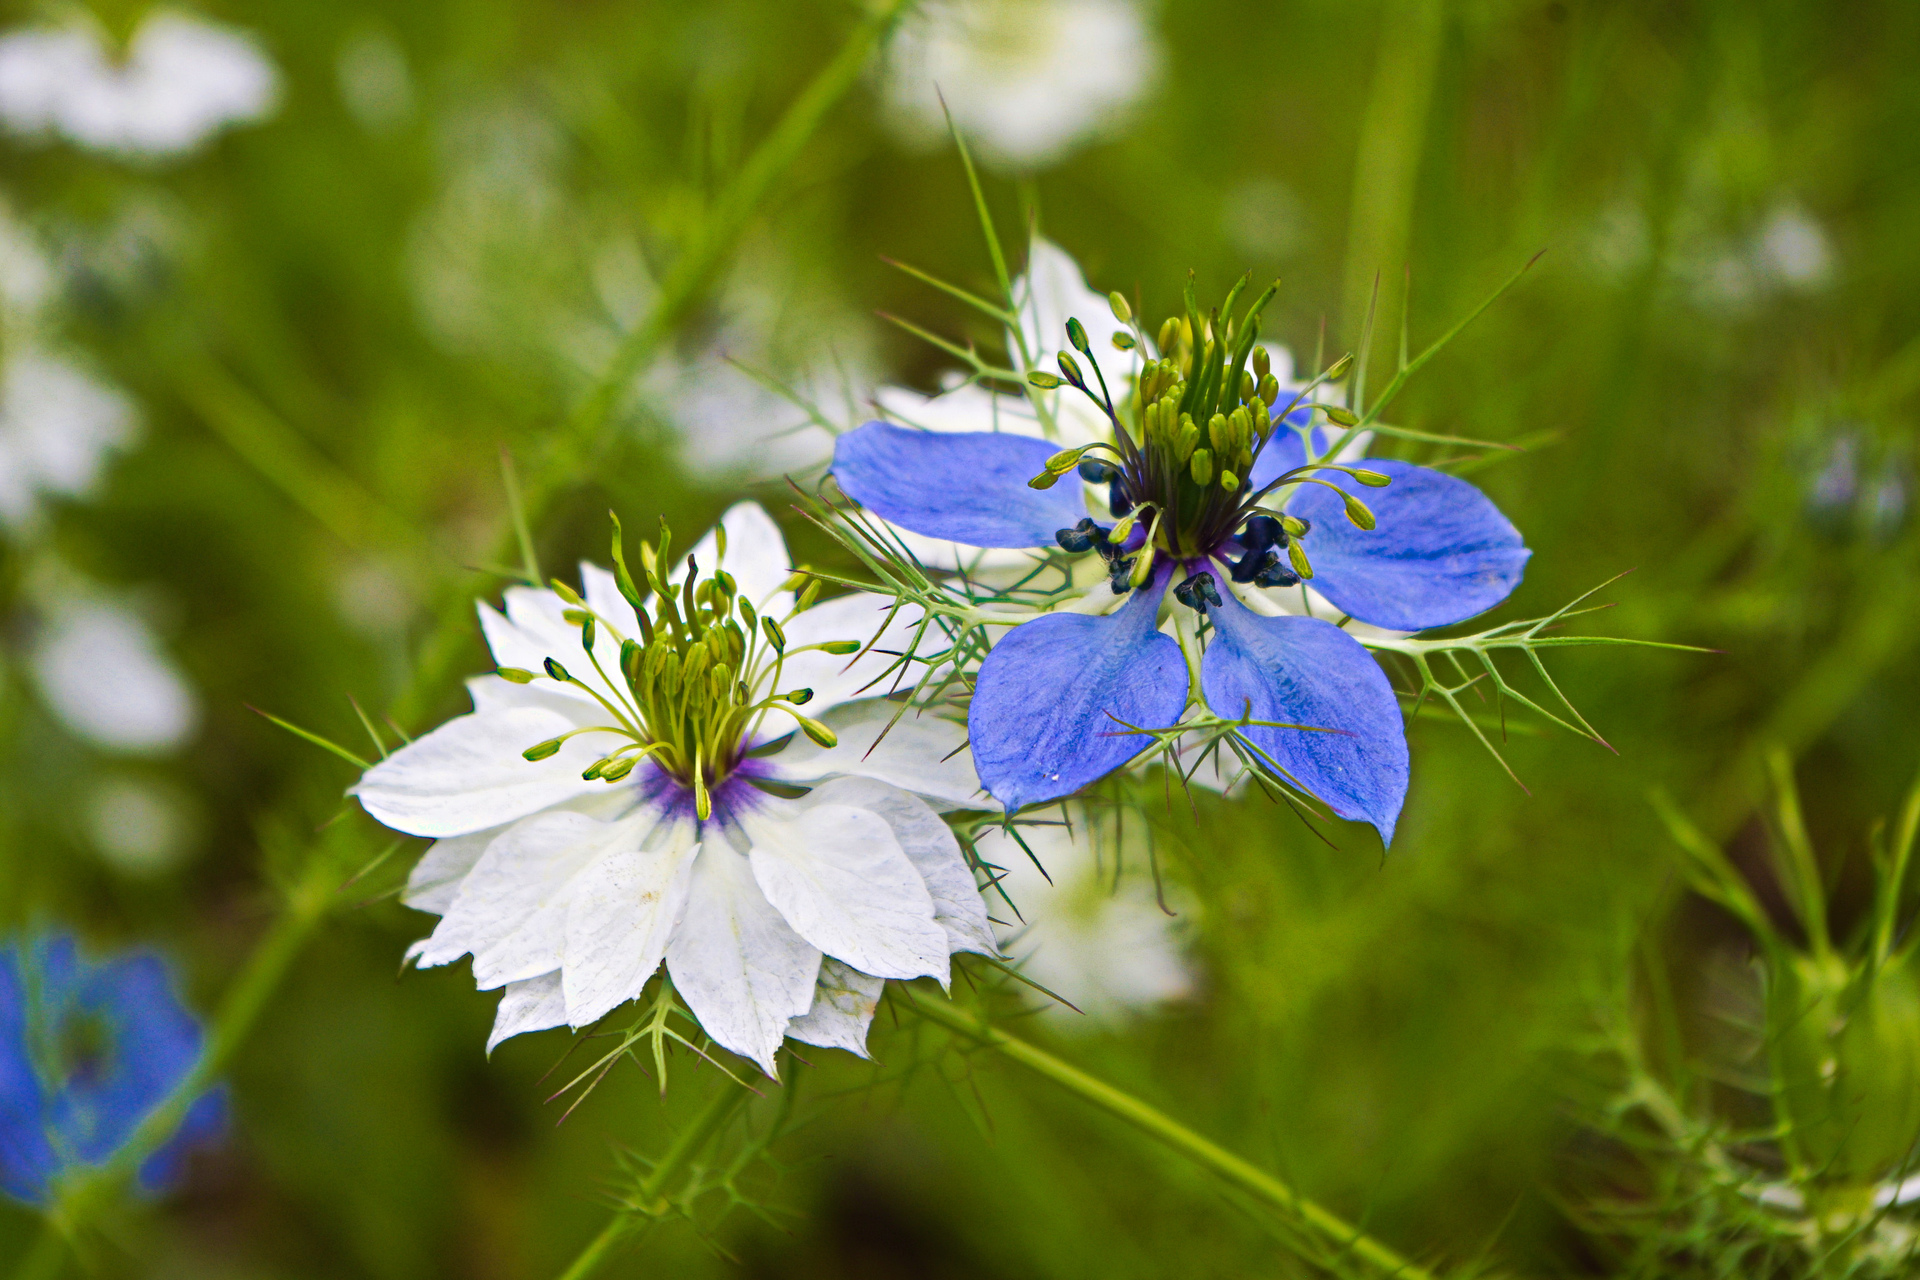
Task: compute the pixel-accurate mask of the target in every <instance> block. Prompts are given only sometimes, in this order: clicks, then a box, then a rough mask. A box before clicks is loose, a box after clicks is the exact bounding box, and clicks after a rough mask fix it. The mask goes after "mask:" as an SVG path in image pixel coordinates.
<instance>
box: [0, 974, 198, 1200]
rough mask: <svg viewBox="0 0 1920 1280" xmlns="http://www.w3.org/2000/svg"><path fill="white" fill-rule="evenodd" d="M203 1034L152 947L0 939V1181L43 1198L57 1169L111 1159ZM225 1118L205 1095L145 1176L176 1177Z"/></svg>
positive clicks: (157, 1181)
mask: <svg viewBox="0 0 1920 1280" xmlns="http://www.w3.org/2000/svg"><path fill="white" fill-rule="evenodd" d="M200 1041H201V1032H200V1024H199V1023H198V1022H197V1021H196V1020H195V1019H194V1016H193V1015H192V1014H191V1013H189V1012H187V1010H186V1009H185V1008H183V1007H182V1006H181V1004H180V1001H179V1000H178V999H177V998H176V997H175V995H174V992H173V985H172V982H171V979H170V978H169V976H168V973H167V968H166V966H165V965H164V964H163V963H162V962H161V961H160V959H159V957H157V956H153V955H148V954H140V953H135V954H132V955H125V956H120V957H116V958H114V959H109V960H104V961H99V962H93V961H89V960H86V959H84V958H82V957H81V956H80V954H79V952H78V949H77V948H76V947H75V945H74V941H73V939H72V938H70V937H64V936H58V937H52V938H43V939H41V940H39V941H37V942H35V943H33V944H31V945H27V946H22V945H19V944H16V945H14V946H12V947H9V948H7V949H6V950H4V951H0V1191H4V1192H5V1193H6V1194H7V1195H10V1196H13V1197H15V1198H17V1199H20V1200H25V1201H27V1202H29V1203H31V1204H46V1203H47V1202H48V1201H49V1200H50V1199H51V1198H52V1190H53V1186H54V1183H55V1181H56V1180H57V1179H58V1177H59V1176H60V1175H61V1174H63V1173H65V1172H66V1171H68V1170H70V1169H74V1168H76V1167H80V1166H85V1165H97V1164H101V1163H103V1162H105V1161H106V1160H107V1159H109V1158H110V1157H111V1156H112V1155H113V1154H114V1153H115V1152H116V1151H118V1150H119V1149H120V1148H121V1146H122V1145H123V1144H124V1143H125V1142H126V1141H127V1139H128V1138H129V1137H131V1136H132V1135H133V1131H134V1129H135V1128H136V1127H137V1126H138V1125H139V1123H140V1121H141V1120H143V1119H144V1118H145V1117H146V1116H147V1114H148V1113H149V1112H150V1111H152V1110H153V1109H154V1107H156V1106H157V1105H159V1103H160V1102H161V1101H162V1100H164V1099H165V1098H166V1097H167V1095H168V1094H169V1093H171V1092H172V1091H173V1089H174V1087H175V1086H177V1085H178V1084H179V1083H180V1081H181V1080H182V1079H183V1078H185V1076H186V1074H187V1073H188V1072H189V1071H190V1070H192V1068H193V1064H194V1062H195V1060H196V1059H197V1058H198V1057H199V1055H200ZM225 1124H226V1097H225V1091H224V1090H223V1089H215V1090H212V1091H210V1092H208V1093H207V1094H205V1095H203V1096H202V1097H200V1098H199V1099H198V1100H197V1101H196V1102H194V1104H193V1105H192V1106H191V1107H190V1108H189V1109H188V1111H187V1116H186V1120H185V1122H184V1123H182V1124H181V1126H180V1128H179V1131H178V1132H177V1133H175V1135H174V1136H173V1138H172V1139H171V1140H169V1141H168V1142H167V1144H166V1145H165V1146H163V1147H161V1148H160V1150H159V1151H157V1152H155V1153H154V1154H153V1155H152V1156H150V1157H148V1158H147V1160H146V1161H145V1162H144V1163H142V1164H141V1166H140V1171H139V1181H140V1185H141V1187H142V1188H143V1189H145V1190H147V1191H159V1190H163V1189H164V1188H166V1187H167V1186H169V1185H170V1184H171V1183H172V1182H174V1181H175V1180H176V1178H177V1177H178V1175H179V1172H180V1169H181V1164H182V1161H183V1159H184V1157H185V1155H186V1153H187V1151H188V1150H189V1149H191V1148H192V1147H195V1146H197V1145H200V1144H202V1143H205V1142H207V1141H209V1140H211V1139H213V1138H214V1137H216V1136H218V1134H219V1133H220V1132H221V1130H222V1129H223V1128H224V1127H225Z"/></svg>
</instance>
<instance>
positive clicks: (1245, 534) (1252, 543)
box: [1237, 516, 1287, 581]
mask: <svg viewBox="0 0 1920 1280" xmlns="http://www.w3.org/2000/svg"><path fill="white" fill-rule="evenodd" d="M1286 542H1287V531H1286V529H1285V528H1283V527H1282V526H1281V524H1280V522H1279V521H1278V520H1276V519H1274V518H1273V517H1272V516H1254V517H1253V518H1252V519H1251V520H1248V521H1247V527H1246V528H1244V529H1242V530H1241V531H1240V545H1241V546H1243V547H1245V548H1246V549H1247V550H1248V551H1265V550H1266V549H1267V548H1268V547H1273V546H1285V545H1286ZM1237 581H1244V579H1237Z"/></svg>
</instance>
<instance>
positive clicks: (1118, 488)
mask: <svg viewBox="0 0 1920 1280" xmlns="http://www.w3.org/2000/svg"><path fill="white" fill-rule="evenodd" d="M1107 510H1109V511H1111V512H1113V514H1114V515H1116V516H1124V515H1126V514H1127V512H1129V511H1131V510H1133V498H1132V497H1131V496H1130V495H1129V494H1128V493H1127V486H1126V483H1125V482H1124V481H1121V480H1115V481H1114V482H1113V483H1112V484H1110V485H1108V486H1107Z"/></svg>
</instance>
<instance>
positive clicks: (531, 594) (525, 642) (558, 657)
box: [480, 587, 624, 706]
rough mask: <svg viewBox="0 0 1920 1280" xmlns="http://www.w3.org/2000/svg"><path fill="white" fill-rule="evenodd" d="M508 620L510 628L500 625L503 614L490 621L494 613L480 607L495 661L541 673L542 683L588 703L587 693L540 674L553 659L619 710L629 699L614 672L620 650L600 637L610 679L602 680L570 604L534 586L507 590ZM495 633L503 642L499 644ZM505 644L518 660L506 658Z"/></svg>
mask: <svg viewBox="0 0 1920 1280" xmlns="http://www.w3.org/2000/svg"><path fill="white" fill-rule="evenodd" d="M506 606H507V617H506V622H507V624H508V626H509V627H510V628H511V630H510V631H509V630H505V629H503V628H501V626H500V619H499V617H498V615H495V616H494V617H492V618H489V617H488V615H489V614H490V613H492V612H493V611H492V610H490V609H488V608H487V607H486V606H485V605H482V606H481V612H480V626H481V628H482V630H484V631H485V632H486V635H487V644H488V646H489V647H491V648H493V649H494V655H493V656H494V661H495V662H496V663H498V664H499V665H500V666H503V667H524V668H526V669H527V670H528V671H531V672H533V673H535V674H536V675H540V683H543V684H545V685H547V686H548V687H549V688H552V689H554V690H556V691H564V692H565V693H566V694H567V696H569V697H575V698H582V699H587V700H589V701H590V700H591V699H588V695H587V694H586V693H585V692H584V691H582V690H580V689H579V688H577V687H575V686H571V685H563V684H558V683H556V682H554V681H550V680H548V679H547V678H546V677H545V676H544V675H541V672H542V671H543V669H544V668H545V666H546V660H547V659H548V658H552V659H554V660H555V661H557V662H559V663H560V665H561V666H563V667H565V668H566V669H567V674H569V675H571V676H572V677H573V678H574V679H576V680H578V681H580V682H581V684H584V685H586V686H588V688H591V689H592V690H593V691H594V692H596V693H598V694H599V695H600V696H601V697H603V698H606V699H607V700H608V701H610V702H612V703H613V704H614V705H615V706H618V705H620V700H621V698H622V697H623V696H624V695H623V694H622V693H621V691H620V689H618V688H616V687H615V686H614V684H613V681H615V680H618V679H619V677H618V676H617V675H615V674H614V671H615V668H616V666H617V664H618V662H619V657H620V646H619V645H617V644H615V643H613V642H612V641H611V640H610V639H596V643H595V645H594V652H595V654H597V655H598V656H599V658H600V666H601V667H603V668H605V669H606V671H607V673H608V676H607V678H606V679H602V678H601V675H600V672H599V671H598V670H596V669H595V667H594V662H593V656H592V655H589V654H588V653H587V651H586V649H585V648H584V647H582V645H581V644H580V628H579V627H577V626H575V625H574V624H573V623H571V622H568V621H567V620H566V617H565V616H564V615H565V614H566V611H567V610H568V609H570V608H572V607H573V606H572V605H569V604H568V603H567V602H566V601H564V600H562V599H561V598H560V597H559V596H557V595H555V594H554V593H553V592H551V591H536V590H534V589H533V588H532V587H508V588H507V590H506ZM496 635H498V637H499V639H498V641H496V638H495V637H496ZM500 643H504V644H505V645H506V647H507V648H508V650H509V651H510V652H511V653H512V654H513V660H512V661H508V659H507V658H506V657H503V656H502V654H501V651H500V649H499V648H498V647H495V646H496V645H497V644H500Z"/></svg>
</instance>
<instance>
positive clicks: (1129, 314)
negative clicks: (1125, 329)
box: [1107, 289, 1133, 324]
mask: <svg viewBox="0 0 1920 1280" xmlns="http://www.w3.org/2000/svg"><path fill="white" fill-rule="evenodd" d="M1107 305H1108V306H1110V307H1112V308H1113V318H1114V319H1115V320H1118V321H1119V322H1120V323H1121V324H1125V323H1127V321H1129V320H1131V319H1133V308H1132V307H1130V306H1128V305H1127V299H1126V296H1125V295H1124V294H1122V293H1121V292H1120V291H1119V290H1118V289H1115V290H1114V291H1113V292H1112V293H1110V294H1108V295H1107Z"/></svg>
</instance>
